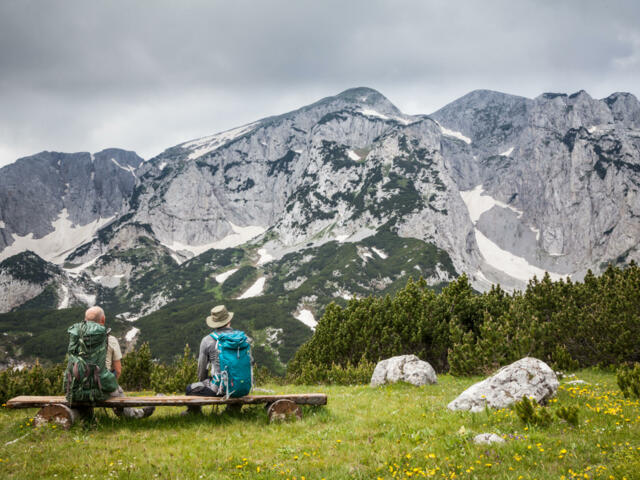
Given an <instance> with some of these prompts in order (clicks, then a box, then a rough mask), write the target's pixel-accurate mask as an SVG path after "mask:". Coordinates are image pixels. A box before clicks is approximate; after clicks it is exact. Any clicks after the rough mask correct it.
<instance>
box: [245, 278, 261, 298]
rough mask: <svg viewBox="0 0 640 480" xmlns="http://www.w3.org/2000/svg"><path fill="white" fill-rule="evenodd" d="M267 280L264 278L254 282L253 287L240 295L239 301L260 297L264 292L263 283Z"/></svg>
mask: <svg viewBox="0 0 640 480" xmlns="http://www.w3.org/2000/svg"><path fill="white" fill-rule="evenodd" d="M266 280H267V279H266V278H265V277H260V278H259V279H258V280H256V281H255V283H254V284H253V285H251V286H250V287H249V288H248V289H247V290H246V291H245V292H244V293H243V294H242V295H240V296H239V297H238V298H239V299H244V298H252V297H257V296H260V295H262V292H263V291H264V283H265V281H266Z"/></svg>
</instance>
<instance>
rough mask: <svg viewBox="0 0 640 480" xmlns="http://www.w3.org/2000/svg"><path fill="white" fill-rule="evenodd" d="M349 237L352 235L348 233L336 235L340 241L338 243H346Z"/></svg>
mask: <svg viewBox="0 0 640 480" xmlns="http://www.w3.org/2000/svg"><path fill="white" fill-rule="evenodd" d="M349 237H350V235H349V234H348V233H347V234H344V235H336V240H337V241H338V243H344V242H345V240H346V239H347V238H349Z"/></svg>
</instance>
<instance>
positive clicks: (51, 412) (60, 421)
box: [33, 403, 83, 430]
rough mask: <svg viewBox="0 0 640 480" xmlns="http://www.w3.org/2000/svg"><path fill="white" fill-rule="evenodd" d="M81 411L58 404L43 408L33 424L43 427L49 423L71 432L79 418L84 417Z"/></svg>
mask: <svg viewBox="0 0 640 480" xmlns="http://www.w3.org/2000/svg"><path fill="white" fill-rule="evenodd" d="M82 413H83V412H81V411H80V410H77V409H75V408H69V407H67V406H66V405H62V404H60V403H56V404H53V405H46V406H44V407H42V408H41V409H40V410H39V411H38V413H37V414H36V416H35V418H34V420H33V424H34V425H35V426H36V427H41V426H43V425H47V424H49V423H55V424H56V425H59V426H61V427H62V428H64V429H65V430H69V429H70V428H71V425H73V424H74V423H75V422H76V420H78V418H80V417H81V416H82Z"/></svg>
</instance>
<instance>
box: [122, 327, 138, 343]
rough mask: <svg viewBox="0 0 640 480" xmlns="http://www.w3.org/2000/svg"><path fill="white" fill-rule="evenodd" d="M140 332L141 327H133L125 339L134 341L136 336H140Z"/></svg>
mask: <svg viewBox="0 0 640 480" xmlns="http://www.w3.org/2000/svg"><path fill="white" fill-rule="evenodd" d="M139 333H140V329H139V328H136V327H131V330H129V331H128V332H127V333H126V334H125V336H124V339H125V340H126V341H127V342H132V341H133V339H134V338H136V337H137V336H138V334H139Z"/></svg>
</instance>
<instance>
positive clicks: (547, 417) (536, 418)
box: [513, 397, 552, 427]
mask: <svg viewBox="0 0 640 480" xmlns="http://www.w3.org/2000/svg"><path fill="white" fill-rule="evenodd" d="M513 409H514V410H515V411H516V414H517V415H518V417H519V418H520V420H522V422H523V423H524V424H525V425H538V426H541V427H544V426H547V425H549V424H550V423H551V420H552V417H551V414H550V413H549V410H548V409H547V408H546V407H542V406H540V405H538V402H537V401H536V399H535V398H532V399H529V398H528V397H522V400H520V401H519V402H516V403H515V404H514V405H513Z"/></svg>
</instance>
